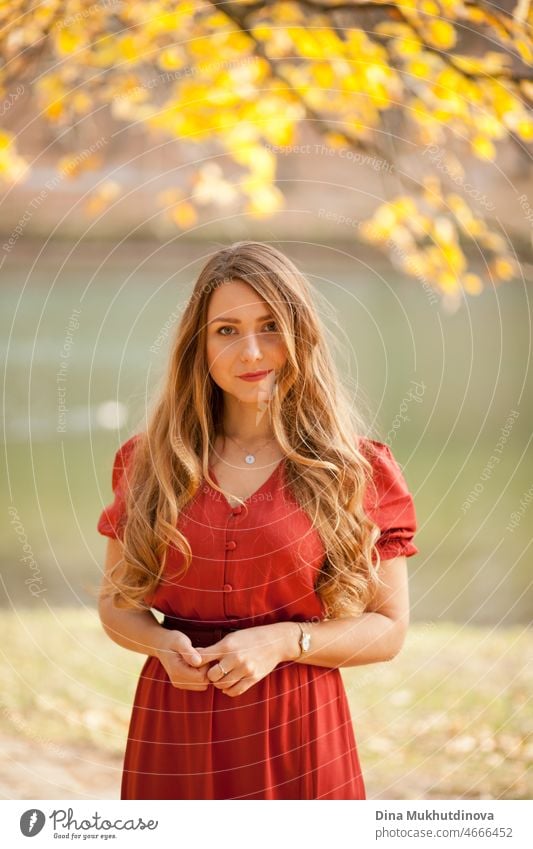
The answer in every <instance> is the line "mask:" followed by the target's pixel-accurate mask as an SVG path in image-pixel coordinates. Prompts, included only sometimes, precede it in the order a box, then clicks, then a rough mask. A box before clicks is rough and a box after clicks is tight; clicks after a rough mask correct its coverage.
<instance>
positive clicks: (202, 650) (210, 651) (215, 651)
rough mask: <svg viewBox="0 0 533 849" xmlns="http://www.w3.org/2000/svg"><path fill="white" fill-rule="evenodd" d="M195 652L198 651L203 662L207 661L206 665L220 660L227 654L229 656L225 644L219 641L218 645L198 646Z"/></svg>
mask: <svg viewBox="0 0 533 849" xmlns="http://www.w3.org/2000/svg"><path fill="white" fill-rule="evenodd" d="M195 651H197V652H198V653H199V654H200V656H201V657H202V660H205V662H206V663H211V661H213V660H220V658H222V657H223V656H224V655H225V654H227V652H228V649H227V646H226V645H225V644H224V645H222V640H219V642H218V643H213V645H212V646H198V647H197V648H196V649H195Z"/></svg>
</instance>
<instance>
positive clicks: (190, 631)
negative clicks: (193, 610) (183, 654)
mask: <svg viewBox="0 0 533 849" xmlns="http://www.w3.org/2000/svg"><path fill="white" fill-rule="evenodd" d="M161 624H162V626H163V628H168V629H170V630H173V631H181V632H182V633H183V634H187V636H188V637H189V638H190V640H191V643H192V644H193V646H204V647H205V646H212V645H213V643H218V641H219V640H221V639H222V638H223V637H225V636H226V634H230V633H231V632H232V631H240V630H242V628H243V627H246V626H243V625H239V626H238V627H235V626H231V625H230V624H229V623H228V624H227V625H226V624H224V623H218V624H213V623H212V622H201V621H198V620H196V621H193V620H192V619H179V618H178V617H177V616H166V615H165V618H164V619H163V621H162V623H161Z"/></svg>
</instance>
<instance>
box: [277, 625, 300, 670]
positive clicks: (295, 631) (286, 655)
mask: <svg viewBox="0 0 533 849" xmlns="http://www.w3.org/2000/svg"><path fill="white" fill-rule="evenodd" d="M280 625H281V626H283V628H284V631H285V634H284V640H283V648H282V660H283V661H287V660H297V659H298V658H299V657H300V654H301V648H300V627H299V625H298V623H297V622H280Z"/></svg>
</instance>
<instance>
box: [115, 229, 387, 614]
mask: <svg viewBox="0 0 533 849" xmlns="http://www.w3.org/2000/svg"><path fill="white" fill-rule="evenodd" d="M232 280H242V281H244V282H246V283H248V285H250V286H252V287H253V289H254V290H255V291H256V292H257V293H258V295H260V297H261V298H263V299H264V301H266V302H267V304H268V306H269V308H270V311H271V313H272V315H273V317H274V320H275V321H276V324H277V327H278V331H279V332H280V333H282V334H283V339H284V343H285V347H286V352H287V357H286V362H285V365H284V366H283V368H282V369H281V370H280V373H279V374H278V375H277V387H276V391H275V392H274V393H273V395H272V398H271V399H270V400H269V402H268V404H269V412H270V416H271V422H272V428H273V432H274V434H275V437H276V439H277V441H278V443H279V446H280V448H281V450H282V452H283V453H284V455H285V468H286V481H287V485H288V486H290V488H291V492H292V493H293V495H294V497H295V498H296V499H297V501H298V502H299V503H300V505H301V506H302V509H304V510H305V511H306V513H307V514H308V515H309V518H310V519H311V521H312V522H313V525H314V527H315V528H316V529H317V531H318V532H319V534H320V537H321V540H322V542H323V544H324V548H325V551H326V557H325V561H324V563H323V565H322V568H321V570H320V572H319V575H318V579H317V582H316V586H315V590H316V592H317V593H318V594H319V596H320V598H321V599H322V602H323V604H324V607H325V611H326V618H338V617H342V616H357V615H359V614H360V613H362V612H363V611H364V609H365V607H366V606H367V604H368V602H369V601H370V600H371V599H372V597H373V595H374V593H375V591H376V590H377V587H378V585H379V584H380V583H381V578H380V577H379V575H378V571H379V565H380V557H379V552H378V551H377V549H376V547H375V542H376V540H377V538H378V537H379V533H380V531H379V528H378V526H377V525H376V524H375V523H374V522H373V521H372V520H371V519H370V518H369V516H367V515H366V513H365V511H364V509H363V497H364V493H365V490H366V487H367V486H368V485H370V483H371V480H372V466H371V463H370V462H369V460H368V459H367V456H365V455H364V454H363V453H362V452H361V451H360V450H359V435H360V434H362V432H363V430H364V429H365V427H364V422H363V419H362V416H361V413H360V412H354V411H353V409H352V404H351V402H350V399H349V397H348V394H347V390H346V389H345V387H344V386H343V385H342V383H341V381H340V379H339V377H338V375H337V370H336V367H335V364H334V362H333V360H332V357H331V355H330V351H329V346H328V344H327V341H326V337H327V335H328V331H327V330H326V328H325V326H324V325H323V324H322V322H321V320H320V318H319V316H318V313H317V310H316V308H315V306H314V303H313V299H312V297H311V287H310V284H309V283H308V281H307V279H306V277H305V276H304V275H303V273H302V272H300V271H299V269H298V268H297V267H296V266H295V265H294V263H293V262H292V261H291V260H290V259H289V258H288V257H287V256H285V255H284V254H283V253H282V252H281V251H279V250H277V249H276V248H274V247H272V246H270V245H268V244H265V243H262V242H254V241H241V242H236V243H234V244H232V245H230V246H229V247H226V248H223V249H221V250H219V251H217V252H216V253H215V254H213V256H211V258H210V259H209V260H208V261H207V263H206V264H205V266H204V267H203V269H202V271H201V272H200V275H199V277H198V279H197V281H196V284H195V286H194V289H193V292H192V294H191V297H190V298H189V301H188V303H187V305H186V307H185V310H184V312H183V315H182V318H181V321H180V324H179V327H178V330H177V333H176V337H175V341H174V344H173V347H172V350H171V354H170V358H169V363H168V367H167V371H166V374H165V376H164V378H163V381H162V387H161V389H160V391H159V395H158V397H157V399H156V400H155V403H154V404H153V409H152V411H151V413H150V414H149V416H148V420H147V421H146V425H145V428H144V429H143V430H142V431H141V432H140V433H139V434H138V435H137V439H136V441H135V447H134V450H133V452H132V454H131V456H130V459H129V462H128V468H127V486H126V487H125V506H126V522H125V525H124V533H123V556H122V559H121V560H120V561H119V562H118V563H116V564H115V566H114V568H113V569H112V570H111V572H110V574H109V582H108V585H107V587H106V588H105V589H104V590H103V594H104V595H110V596H112V597H113V600H114V604H115V605H116V606H118V607H134V608H143V609H145V608H146V607H147V605H146V603H145V602H144V601H143V598H144V596H145V595H149V594H151V593H152V592H153V591H154V590H155V589H156V587H157V585H158V584H159V581H160V580H161V578H162V575H163V572H164V569H165V561H166V557H167V552H168V549H169V547H170V546H174V547H175V548H176V549H178V550H179V551H181V552H182V554H183V555H184V558H185V563H184V572H183V574H185V572H186V571H187V570H188V568H189V567H190V565H191V562H192V551H191V547H190V545H189V542H188V540H187V539H186V537H185V536H184V535H183V534H182V533H180V531H179V530H178V529H177V523H178V517H179V514H180V511H181V510H183V508H184V507H185V505H186V504H187V503H188V502H189V501H190V499H191V498H193V497H194V495H195V493H196V492H197V490H198V488H199V487H200V485H201V483H202V481H207V482H208V483H209V484H210V486H212V487H213V488H214V489H216V490H217V491H218V492H221V493H224V494H225V495H228V493H227V492H226V491H225V490H223V489H222V488H221V487H219V486H217V484H216V482H215V481H214V480H212V479H211V477H210V475H209V469H208V463H209V450H210V446H212V445H213V444H214V440H215V437H216V436H217V435H218V434H220V433H221V432H222V414H223V409H224V407H223V393H222V390H221V389H220V388H219V386H218V385H217V384H216V383H215V382H214V381H213V380H212V378H211V377H210V374H209V370H208V365H207V356H206V347H207V339H206V326H207V309H208V303H209V297H210V295H211V293H212V292H213V291H214V289H215V287H216V286H218V285H221V284H223V283H228V282H230V281H232ZM367 444H368V447H369V449H370V450H372V445H371V443H367ZM367 454H368V452H367ZM230 495H231V497H233V498H236V496H234V495H233V494H230ZM237 500H241V499H237ZM241 503H244V502H241Z"/></svg>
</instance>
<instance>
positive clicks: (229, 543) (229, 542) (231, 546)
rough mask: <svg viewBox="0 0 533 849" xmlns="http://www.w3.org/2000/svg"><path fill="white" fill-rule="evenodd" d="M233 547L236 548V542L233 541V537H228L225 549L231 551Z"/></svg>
mask: <svg viewBox="0 0 533 849" xmlns="http://www.w3.org/2000/svg"><path fill="white" fill-rule="evenodd" d="M234 548H237V543H236V542H235V540H234V539H230V540H229V541H228V542H227V543H226V549H227V551H233V549H234Z"/></svg>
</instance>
